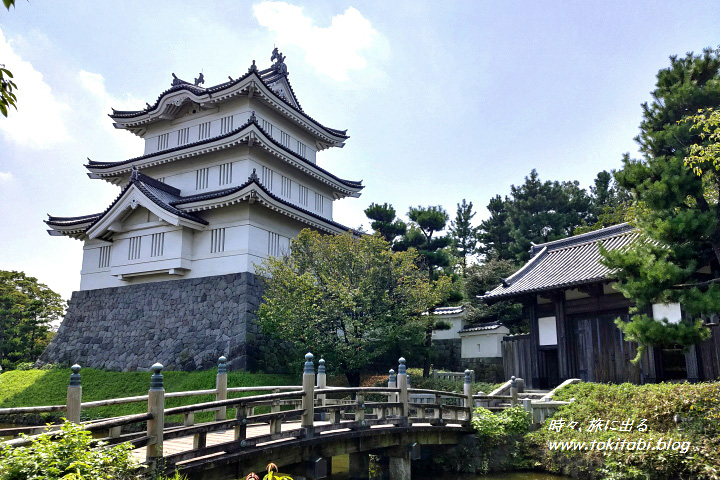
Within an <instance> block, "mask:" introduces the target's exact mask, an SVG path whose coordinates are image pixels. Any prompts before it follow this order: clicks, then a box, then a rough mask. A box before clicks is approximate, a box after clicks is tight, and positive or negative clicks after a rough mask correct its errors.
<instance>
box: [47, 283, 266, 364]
mask: <svg viewBox="0 0 720 480" xmlns="http://www.w3.org/2000/svg"><path fill="white" fill-rule="evenodd" d="M261 298H262V285H261V283H260V281H259V278H258V277H257V276H256V275H254V274H252V273H247V272H245V273H236V274H229V275H219V276H213V277H205V278H195V279H185V280H170V281H164V282H156V283H145V284H141V285H128V286H125V287H115V288H103V289H98V290H83V291H79V292H73V294H72V298H71V299H70V303H69V307H68V310H67V314H66V315H65V319H64V320H63V322H62V325H61V326H60V329H59V330H58V332H57V334H56V335H55V337H54V338H53V340H52V342H51V343H50V345H49V346H48V347H47V349H46V350H45V352H44V353H43V354H42V355H41V357H40V359H39V360H38V362H39V363H59V364H73V363H78V364H80V365H81V366H83V367H91V368H103V369H108V370H122V371H128V370H130V371H132V370H138V369H147V368H149V367H150V366H151V365H152V364H153V363H155V362H160V363H162V364H163V365H164V366H165V367H166V368H167V369H170V370H186V371H187V370H196V369H207V368H211V367H213V366H215V365H217V359H218V357H219V356H221V355H225V356H227V358H228V361H229V366H230V367H231V368H234V369H243V370H254V369H257V368H262V370H263V371H265V372H270V371H273V370H275V371H277V369H274V368H273V367H274V366H275V365H276V362H273V361H267V360H263V359H262V358H261V355H263V352H261V348H260V347H259V345H261V344H262V345H263V348H264V349H265V350H268V351H272V350H273V348H272V347H268V345H267V341H266V339H263V340H262V341H260V340H261V339H260V338H259V332H258V327H257V324H256V323H255V318H256V317H255V311H256V310H257V308H258V306H259V305H260V302H261Z"/></svg>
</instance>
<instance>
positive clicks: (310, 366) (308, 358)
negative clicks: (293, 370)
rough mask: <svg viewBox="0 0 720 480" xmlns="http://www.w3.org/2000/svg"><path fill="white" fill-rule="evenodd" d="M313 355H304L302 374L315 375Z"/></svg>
mask: <svg viewBox="0 0 720 480" xmlns="http://www.w3.org/2000/svg"><path fill="white" fill-rule="evenodd" d="M312 360H313V354H312V353H310V352H308V353H306V354H305V367H304V368H303V374H312V375H315V364H314V363H313V361H312Z"/></svg>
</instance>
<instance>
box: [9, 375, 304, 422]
mask: <svg viewBox="0 0 720 480" xmlns="http://www.w3.org/2000/svg"><path fill="white" fill-rule="evenodd" d="M70 373H71V372H70V369H53V370H12V371H8V372H5V373H3V374H1V375H0V408H7V407H27V406H39V405H64V404H65V400H66V395H67V387H68V383H69V381H70ZM80 374H81V375H82V388H83V391H82V393H83V395H82V400H83V402H89V401H93V400H104V399H108V398H119V397H132V396H137V395H146V394H147V391H148V389H149V388H150V375H151V373H150V372H108V371H104V370H94V369H91V368H84V369H83V370H82V371H81V372H80ZM216 374H217V370H216V369H213V370H207V371H198V372H172V371H167V372H163V377H164V382H165V391H166V392H180V391H187V390H207V389H212V388H215V375H216ZM266 385H298V386H299V385H300V376H299V375H297V376H290V375H268V374H260V373H247V372H228V387H252V386H266ZM257 393H265V392H257ZM251 394H253V392H242V393H240V394H230V395H229V396H230V398H235V397H241V396H248V395H251ZM212 400H215V397H214V395H202V396H196V397H187V398H172V399H167V400H166V401H165V406H166V408H170V407H177V406H181V405H188V404H192V403H199V402H208V401H212ZM146 411H147V403H145V402H138V403H129V404H123V405H109V406H106V407H96V408H91V409H86V410H83V412H82V418H83V420H90V419H95V418H108V417H116V416H121V415H129V414H132V413H143V412H146ZM234 414H235V413H234V410H230V411H228V416H230V415H234ZM62 415H63V412H56V413H50V414H43V416H42V417H41V420H42V421H53V420H56V419H58V418H59V417H60V416H62ZM211 415H212V414H211V413H203V414H198V415H197V416H196V421H198V422H202V421H207V420H210V418H211ZM7 420H8V419H5V420H4V421H7ZM167 421H168V422H181V421H182V419H181V417H176V418H173V417H170V418H168V419H167Z"/></svg>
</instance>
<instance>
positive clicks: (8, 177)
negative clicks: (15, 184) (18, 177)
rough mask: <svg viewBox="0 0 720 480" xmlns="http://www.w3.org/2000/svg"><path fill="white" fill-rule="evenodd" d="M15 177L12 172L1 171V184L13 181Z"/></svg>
mask: <svg viewBox="0 0 720 480" xmlns="http://www.w3.org/2000/svg"><path fill="white" fill-rule="evenodd" d="M14 178H15V177H14V176H13V174H12V173H10V172H0V184H3V183H8V182H11V181H12V180H13V179H14Z"/></svg>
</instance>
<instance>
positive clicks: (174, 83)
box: [170, 73, 192, 87]
mask: <svg viewBox="0 0 720 480" xmlns="http://www.w3.org/2000/svg"><path fill="white" fill-rule="evenodd" d="M172 76H173V81H172V83H171V84H170V85H171V86H173V87H177V86H178V85H192V84H191V83H190V82H186V81H185V80H183V79H182V78H178V77H177V75H175V74H174V73H173V74H172Z"/></svg>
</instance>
